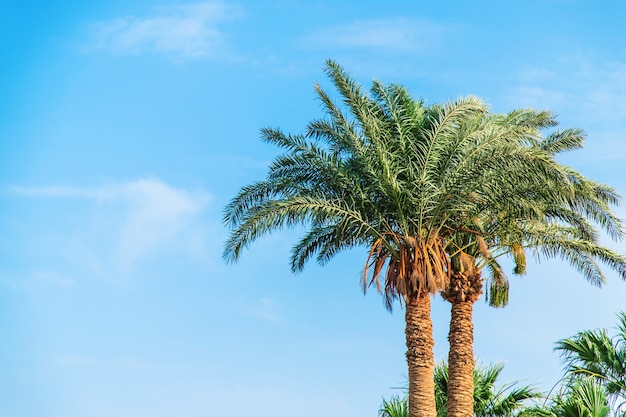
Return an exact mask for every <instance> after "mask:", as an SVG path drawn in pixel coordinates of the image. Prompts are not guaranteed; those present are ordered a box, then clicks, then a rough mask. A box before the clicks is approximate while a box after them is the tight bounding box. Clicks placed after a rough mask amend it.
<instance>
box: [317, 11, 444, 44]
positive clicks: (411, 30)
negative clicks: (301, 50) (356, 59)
mask: <svg viewBox="0 0 626 417" xmlns="http://www.w3.org/2000/svg"><path fill="white" fill-rule="evenodd" d="M452 30H453V28H452V27H450V26H444V25H441V24H438V23H434V22H430V21H426V20H416V19H406V18H396V19H380V20H363V21H357V22H353V23H350V24H347V25H340V26H334V27H330V28H326V29H323V30H320V31H318V32H315V33H312V34H310V35H309V36H307V37H306V38H305V39H304V44H305V45H306V46H308V47H315V48H318V47H319V48H342V49H343V48H375V49H385V50H392V51H415V50H422V49H426V48H432V47H436V46H437V45H439V44H440V43H441V41H442V40H443V38H444V37H445V36H446V35H447V34H448V33H449V32H451V31H452Z"/></svg>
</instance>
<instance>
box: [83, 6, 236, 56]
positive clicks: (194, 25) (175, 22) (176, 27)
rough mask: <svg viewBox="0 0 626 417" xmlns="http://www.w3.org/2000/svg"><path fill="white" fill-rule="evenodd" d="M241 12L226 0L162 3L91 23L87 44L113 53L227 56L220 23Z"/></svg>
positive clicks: (87, 46) (87, 47) (232, 18)
mask: <svg viewBox="0 0 626 417" xmlns="http://www.w3.org/2000/svg"><path fill="white" fill-rule="evenodd" d="M241 15H242V11H241V9H240V8H239V7H237V6H234V5H231V4H227V3H224V2H204V3H194V4H187V5H180V6H172V7H161V8H159V9H157V10H156V12H155V13H154V14H152V15H148V16H142V17H138V16H124V17H119V18H117V19H114V20H111V21H103V22H95V23H91V24H89V25H88V27H87V30H88V41H87V44H86V45H84V48H85V49H87V50H90V49H104V50H108V51H111V52H113V53H143V52H156V53H165V54H171V55H174V56H176V57H182V58H201V57H218V56H224V55H225V48H226V43H227V35H226V34H225V33H224V32H223V31H222V30H220V28H219V26H220V24H221V23H224V22H228V21H231V20H234V19H237V18H240V17H241Z"/></svg>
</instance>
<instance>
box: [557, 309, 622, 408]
mask: <svg viewBox="0 0 626 417" xmlns="http://www.w3.org/2000/svg"><path fill="white" fill-rule="evenodd" d="M555 349H556V350H557V351H559V352H560V354H561V356H562V357H563V360H564V362H565V366H566V372H567V377H568V378H569V379H574V380H576V379H581V378H592V379H594V380H595V381H596V383H597V384H600V385H601V386H602V387H603V388H604V389H605V390H606V393H607V395H608V397H609V399H610V400H611V401H612V402H613V404H614V406H615V408H616V410H617V411H618V412H619V411H620V410H621V409H622V408H623V406H624V404H626V312H620V313H619V314H618V325H617V335H615V336H614V337H610V336H609V335H608V332H607V330H606V329H596V330H585V331H582V332H578V333H577V334H575V335H574V336H572V337H569V338H566V339H562V340H560V341H558V342H557V345H556V348H555Z"/></svg>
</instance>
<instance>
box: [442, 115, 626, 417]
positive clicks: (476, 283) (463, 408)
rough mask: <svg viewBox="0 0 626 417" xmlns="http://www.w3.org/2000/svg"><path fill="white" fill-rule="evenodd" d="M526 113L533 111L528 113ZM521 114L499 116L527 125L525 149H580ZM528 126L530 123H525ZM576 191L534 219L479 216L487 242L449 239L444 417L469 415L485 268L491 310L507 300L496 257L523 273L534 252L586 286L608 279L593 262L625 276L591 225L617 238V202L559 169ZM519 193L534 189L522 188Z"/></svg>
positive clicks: (624, 266) (575, 137)
mask: <svg viewBox="0 0 626 417" xmlns="http://www.w3.org/2000/svg"><path fill="white" fill-rule="evenodd" d="M528 112H532V111H531V110H529V111H528ZM519 114H520V113H519V111H518V112H517V114H515V112H513V113H511V114H509V115H508V116H506V117H505V118H504V120H508V122H507V123H512V121H514V122H515V123H517V124H519V123H520V122H521V124H522V125H524V126H526V127H528V128H529V134H528V137H529V138H531V141H530V142H529V146H532V147H538V148H541V149H543V150H544V151H546V152H548V153H550V154H551V155H556V154H557V153H560V152H563V151H568V150H571V149H575V148H579V147H582V143H583V139H584V136H583V135H582V132H581V131H579V130H574V129H568V130H564V131H559V132H555V133H552V134H551V135H548V136H547V137H545V138H543V139H538V138H541V132H540V128H545V127H549V126H553V125H555V124H556V122H555V121H554V119H553V118H552V116H551V115H549V113H545V112H544V117H539V116H540V114H536V116H535V117H533V118H526V119H521V118H520V117H519ZM529 122H531V123H529ZM564 169H565V170H566V172H567V175H568V177H569V179H570V182H571V184H572V188H573V190H574V194H573V197H572V198H571V200H569V201H566V202H565V203H563V202H559V201H554V200H552V201H551V200H550V198H551V197H550V194H545V195H546V196H548V197H549V198H548V199H547V200H545V201H536V203H537V205H538V207H541V208H540V209H538V212H539V213H541V214H540V215H539V216H535V217H534V218H524V217H518V218H515V217H514V216H509V217H508V220H507V222H502V221H501V220H500V218H499V217H496V218H495V219H489V218H487V219H482V220H481V223H482V224H476V225H474V226H473V227H474V229H476V230H484V229H485V228H487V229H489V228H491V233H490V235H491V238H490V239H479V238H478V236H479V235H472V234H466V235H457V237H456V241H451V243H450V247H449V251H450V252H451V253H452V255H451V258H452V262H451V266H452V269H453V274H452V276H451V279H450V284H449V286H448V287H447V288H446V289H445V290H444V291H442V295H443V297H444V298H445V299H446V300H447V301H449V302H450V303H451V304H452V312H451V321H450V333H449V342H450V350H449V356H448V361H449V364H450V384H449V386H448V398H447V400H448V414H449V415H450V416H453V417H460V416H467V415H469V413H470V412H471V410H472V408H473V406H472V400H473V397H472V395H471V393H472V383H473V378H472V370H473V366H474V362H473V358H474V353H473V347H472V345H473V324H472V309H473V303H474V302H475V301H476V300H478V298H479V297H480V295H481V294H482V291H483V277H482V270H483V268H485V267H487V268H488V269H489V270H490V272H491V277H490V279H489V280H488V284H487V294H488V301H489V303H490V304H491V305H492V306H494V307H502V306H504V305H506V303H507V301H508V280H507V278H506V276H505V274H504V273H503V271H502V268H501V266H500V265H499V263H498V262H497V258H499V257H500V256H502V255H506V254H509V255H511V256H512V258H513V260H514V262H515V269H514V272H515V273H517V274H523V273H525V267H526V257H525V250H528V249H534V250H535V251H536V252H537V253H538V254H541V255H544V256H545V257H554V256H560V257H561V258H563V259H565V260H566V261H568V262H569V263H570V264H571V265H572V266H573V267H575V268H576V269H578V270H579V271H580V272H581V273H582V274H583V275H584V276H585V278H587V279H588V280H589V281H590V282H592V283H594V284H596V285H601V284H602V283H603V282H604V281H605V277H604V275H603V273H602V271H601V269H600V268H599V267H598V265H597V262H598V261H602V262H604V263H606V264H607V265H608V266H609V267H610V268H612V269H614V270H616V271H617V272H618V273H619V275H620V276H621V277H622V278H624V279H626V260H625V259H624V258H623V257H622V256H621V255H619V254H617V253H615V252H614V251H611V250H609V249H606V248H603V247H602V246H600V245H599V243H598V233H597V232H596V230H595V228H594V226H593V225H592V223H590V222H591V221H593V222H595V223H596V224H599V225H600V226H601V227H602V228H603V229H604V230H605V231H607V232H608V234H609V235H610V236H611V237H613V238H615V239H616V238H618V237H620V236H621V235H622V230H621V226H620V223H619V220H618V219H617V217H616V216H615V215H614V214H613V213H612V211H611V205H614V204H617V202H618V199H619V197H618V196H617V195H616V193H615V192H614V191H613V190H612V189H610V188H609V187H607V186H605V185H602V184H597V183H595V182H593V181H590V180H588V179H585V178H584V177H582V176H581V175H580V174H578V173H577V172H575V171H574V170H572V169H571V168H564ZM517 192H522V193H524V192H531V193H534V190H532V189H528V190H524V189H523V188H519V189H518V190H517Z"/></svg>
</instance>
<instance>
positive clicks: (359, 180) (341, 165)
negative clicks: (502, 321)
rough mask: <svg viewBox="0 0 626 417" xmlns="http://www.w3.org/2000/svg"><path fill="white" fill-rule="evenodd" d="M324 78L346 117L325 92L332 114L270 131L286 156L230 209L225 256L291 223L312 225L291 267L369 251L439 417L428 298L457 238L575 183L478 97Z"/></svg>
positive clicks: (415, 391) (419, 403) (414, 404)
mask: <svg viewBox="0 0 626 417" xmlns="http://www.w3.org/2000/svg"><path fill="white" fill-rule="evenodd" d="M326 72H327V73H328V75H329V77H330V79H331V81H332V82H333V84H334V86H335V87H336V88H337V90H338V92H339V94H340V95H341V98H342V100H343V103H344V105H345V107H346V108H347V110H348V112H347V114H346V113H344V111H343V110H342V109H341V108H340V107H339V106H337V105H336V104H335V103H334V102H333V101H332V99H331V98H330V97H329V95H328V94H327V93H326V92H324V91H323V90H322V89H321V88H320V87H319V86H318V85H316V87H315V88H316V91H317V94H318V97H319V99H320V100H321V102H322V104H323V108H324V110H325V113H326V118H324V119H319V120H314V121H312V122H311V123H309V125H308V127H307V129H306V133H305V134H304V135H287V134H284V133H283V132H281V131H280V130H276V129H264V130H262V138H263V139H264V140H265V141H267V142H269V143H272V144H275V145H277V146H279V147H281V148H282V149H283V150H284V151H285V153H284V154H283V155H280V156H278V157H277V158H276V159H275V160H274V161H273V163H272V164H271V166H270V168H269V172H268V175H267V178H266V179H265V180H263V181H259V182H256V183H253V184H250V185H248V186H245V187H243V188H242V190H241V191H240V192H239V194H238V195H237V196H236V197H235V198H234V199H233V200H232V201H231V202H230V204H229V205H228V206H227V207H226V210H225V215H224V222H225V224H226V225H227V226H228V227H230V228H231V234H230V237H229V239H228V240H227V242H226V245H225V251H224V256H225V258H226V260H228V261H236V260H237V259H238V258H239V256H240V254H241V251H242V250H243V249H244V248H246V247H247V246H248V245H249V244H250V243H251V242H253V241H254V240H256V239H258V238H259V237H261V236H263V235H265V234H267V233H270V232H272V231H274V230H278V229H281V228H284V227H289V226H293V225H307V226H308V227H309V229H308V231H307V232H306V234H305V236H304V237H303V238H302V239H301V240H300V241H299V242H298V243H297V244H296V245H295V246H294V248H293V251H292V256H291V267H292V270H293V271H294V272H297V271H300V270H301V269H302V268H303V267H304V265H305V263H306V262H307V260H309V259H310V258H311V257H312V256H314V255H316V258H317V260H318V262H319V263H321V264H324V263H326V262H327V261H328V260H330V259H331V258H332V257H333V256H334V255H335V254H336V253H337V252H339V251H341V250H343V249H346V248H350V247H356V246H361V247H363V246H364V247H366V248H369V251H368V255H367V257H366V262H365V267H364V272H363V277H362V283H363V289H364V290H365V289H366V288H367V287H368V286H370V285H375V286H376V287H377V289H378V290H379V291H380V292H381V293H383V294H384V299H385V301H386V306H387V307H388V308H389V309H390V310H391V308H392V304H393V302H394V301H395V300H398V301H399V303H400V305H401V306H404V307H405V320H406V329H405V333H406V343H407V353H406V357H407V364H408V368H409V369H408V371H409V372H408V375H409V392H408V399H409V415H410V416H411V417H416V416H428V417H434V416H435V414H436V411H435V400H434V385H433V368H434V358H433V345H434V341H433V337H432V322H431V319H430V295H431V294H434V293H437V292H438V291H441V290H443V289H445V288H447V287H448V282H449V279H450V275H451V273H452V268H451V265H450V257H449V255H448V253H447V252H446V251H447V250H448V246H449V242H450V241H452V240H453V239H454V238H455V236H457V235H459V234H466V233H474V234H476V236H478V233H479V232H478V231H476V230H473V229H472V226H473V225H475V224H477V223H478V222H479V220H480V219H481V218H484V217H485V213H486V212H489V213H505V216H504V217H503V218H502V219H501V220H500V221H503V222H504V221H506V219H507V218H509V217H513V216H517V217H522V218H534V217H535V216H536V214H535V212H536V210H537V207H536V204H535V203H534V198H537V199H539V200H542V199H548V196H547V195H546V196H543V194H546V193H548V194H550V196H551V197H550V198H552V199H557V198H559V195H560V194H559V193H561V194H567V195H569V194H571V185H570V183H569V180H568V177H567V175H566V172H564V170H563V169H562V167H561V166H560V165H558V164H557V163H556V162H555V161H554V160H553V158H552V157H551V156H550V155H549V154H548V153H546V152H545V151H543V150H541V149H539V148H538V147H529V146H525V145H524V144H525V142H526V141H527V130H528V129H526V128H525V127H523V126H521V127H520V126H519V125H517V124H514V123H509V124H506V123H502V122H501V120H498V119H496V118H491V117H487V114H488V109H487V106H486V105H485V103H484V102H482V101H481V100H480V99H477V98H475V97H468V98H465V99H461V100H457V101H455V102H451V103H446V104H444V105H441V106H430V107H427V106H424V104H423V102H421V101H416V100H413V99H412V98H411V97H410V95H409V94H408V93H407V92H406V90H405V89H404V88H402V87H400V86H398V85H393V84H392V85H387V86H385V85H382V84H381V83H379V82H376V81H375V82H374V83H373V85H372V88H371V93H370V94H369V95H368V94H364V93H363V92H362V91H361V87H360V86H359V85H358V84H356V83H355V82H354V81H352V80H351V78H350V77H349V76H348V75H347V74H346V73H345V71H344V70H343V69H342V68H341V67H340V66H338V65H337V64H335V63H334V62H332V61H328V62H327V66H326ZM538 184H550V186H549V187H546V186H542V187H539V186H538ZM519 188H525V189H535V194H534V196H533V197H534V198H529V197H528V195H523V194H521V193H513V192H512V191H513V190H516V189H519ZM564 190H565V191H564ZM561 197H562V198H563V199H566V197H565V196H561ZM480 233H482V232H480ZM489 238H490V236H489V233H485V236H484V237H481V239H489ZM477 239H478V238H477ZM381 281H382V282H381Z"/></svg>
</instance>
